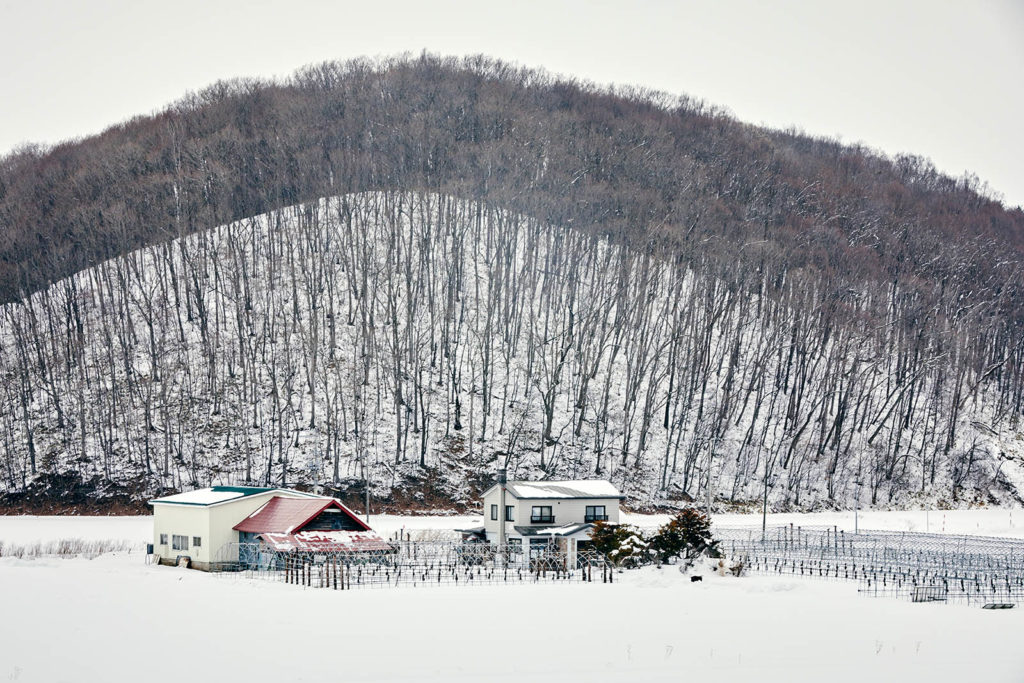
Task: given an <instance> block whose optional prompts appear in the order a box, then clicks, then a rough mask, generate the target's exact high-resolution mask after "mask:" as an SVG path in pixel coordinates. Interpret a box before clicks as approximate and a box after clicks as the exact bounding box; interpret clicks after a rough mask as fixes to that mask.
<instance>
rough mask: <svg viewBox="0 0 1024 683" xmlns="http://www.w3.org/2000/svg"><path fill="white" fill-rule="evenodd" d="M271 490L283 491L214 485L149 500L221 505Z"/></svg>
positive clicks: (258, 487) (303, 494) (170, 503)
mask: <svg viewBox="0 0 1024 683" xmlns="http://www.w3.org/2000/svg"><path fill="white" fill-rule="evenodd" d="M270 491H282V489H275V488H267V487H263V486H213V487H211V488H208V489H196V490H194V491H184V492H182V493H175V494H174V495H171V496H164V497H163V498H154V499H153V500H151V501H149V504H150V505H165V504H166V505H198V506H201V507H206V506H210V505H220V504H221V503H227V502H229V501H232V500H238V499H239V498H247V497H249V496H255V495H259V494H261V493H267V492H270ZM287 492H288V493H291V494H298V495H302V496H310V497H313V494H311V493H303V492H302V491H287Z"/></svg>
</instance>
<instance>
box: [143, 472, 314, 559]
mask: <svg viewBox="0 0 1024 683" xmlns="http://www.w3.org/2000/svg"><path fill="white" fill-rule="evenodd" d="M275 496H279V497H283V498H324V496H317V495H315V494H312V493H304V492H302V491H293V490H291V489H278V488H263V487H258V486H214V487H213V488H208V489H197V490H195V491H186V492H185V493H177V494H175V495H173V496H166V497H164V498H156V499H154V500H151V501H149V504H150V505H152V506H153V552H154V555H155V556H156V560H157V561H158V562H160V563H161V564H177V563H179V562H180V561H182V560H183V559H187V560H188V563H189V565H190V566H192V567H195V568H196V569H203V570H209V569H210V565H211V563H213V562H217V561H237V559H238V558H237V557H235V558H227V557H218V556H217V553H218V551H219V550H220V549H221V548H222V547H224V546H225V545H227V544H229V543H237V542H238V532H237V531H236V530H235V529H234V528H233V527H234V526H235V525H236V524H238V523H239V522H240V521H242V520H243V519H245V518H246V517H248V516H249V515H250V514H252V513H253V512H255V511H256V510H257V509H258V508H259V507H260V506H262V505H264V504H265V503H266V502H267V501H268V500H270V499H271V498H273V497H275ZM236 552H237V551H236Z"/></svg>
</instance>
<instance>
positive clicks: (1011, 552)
mask: <svg viewBox="0 0 1024 683" xmlns="http://www.w3.org/2000/svg"><path fill="white" fill-rule="evenodd" d="M716 537H717V538H718V539H719V540H720V541H721V545H720V548H721V550H722V551H723V552H725V553H726V554H728V555H729V556H730V557H731V558H732V559H733V560H734V561H740V562H743V564H744V568H745V570H747V571H752V572H758V573H774V574H789V575H797V576H804V577H808V578H818V579H828V580H849V581H857V582H858V583H859V584H860V587H859V590H860V592H861V593H862V594H864V595H871V596H889V597H898V598H902V599H908V600H912V601H915V602H963V603H967V604H975V603H997V604H1019V603H1022V602H1024V540H1017V539H1008V538H997V537H991V536H953V535H945V534H929V533H914V532H886V531H863V532H860V533H857V534H847V533H845V532H844V531H841V530H838V529H836V528H835V527H798V526H797V527H794V526H793V525H790V526H777V527H771V528H769V529H767V530H765V531H764V532H762V530H761V529H760V528H757V529H752V528H725V529H718V530H716Z"/></svg>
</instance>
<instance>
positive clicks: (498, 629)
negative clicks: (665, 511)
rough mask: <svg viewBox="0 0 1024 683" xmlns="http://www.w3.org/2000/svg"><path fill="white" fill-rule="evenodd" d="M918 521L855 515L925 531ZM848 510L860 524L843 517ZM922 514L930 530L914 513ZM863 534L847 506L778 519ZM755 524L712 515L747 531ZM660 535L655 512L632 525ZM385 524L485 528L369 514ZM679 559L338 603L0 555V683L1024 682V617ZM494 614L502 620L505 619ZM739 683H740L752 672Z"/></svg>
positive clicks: (74, 524)
mask: <svg viewBox="0 0 1024 683" xmlns="http://www.w3.org/2000/svg"><path fill="white" fill-rule="evenodd" d="M1016 512H1017V513H1018V516H1019V517H1020V519H1018V521H1017V522H1015V521H1013V513H1012V512H1011V511H1009V510H976V511H955V512H946V513H942V512H932V513H928V517H929V520H928V523H929V525H930V526H932V529H933V530H938V527H937V526H936V525H941V524H942V522H943V518H945V524H946V531H947V532H956V533H963V532H971V533H989V534H999V535H1015V536H1020V535H1022V534H1021V533H1020V530H1019V528H1018V527H1017V526H1016V524H1018V523H1024V512H1021V511H1016ZM924 515H925V513H923V512H921V513H917V512H864V513H862V515H861V522H862V524H863V525H864V526H870V527H873V528H889V529H895V530H917V531H920V530H924V526H925V520H924ZM847 517H849V519H847ZM919 517H920V519H919ZM791 518H794V519H793V521H794V523H795V524H800V525H803V526H813V525H822V524H838V525H841V526H844V527H846V528H852V522H853V520H852V515H842V514H821V515H797V516H790V515H774V516H772V517H771V518H770V519H769V522H770V523H776V524H779V523H789V521H791ZM758 520H759V518H756V519H755V518H754V517H751V516H743V515H731V516H722V517H720V518H716V523H717V524H722V525H726V524H728V525H751V524H755V523H757V521H758ZM626 521H629V522H631V523H635V524H638V525H641V526H652V525H655V524H657V523H658V522H659V521H660V520H659V519H658V518H657V517H652V516H638V515H629V516H628V517H627V520H626ZM371 522H372V523H373V525H374V526H375V528H377V529H378V530H380V531H381V532H382V533H385V534H391V533H394V531H396V530H399V529H402V528H405V530H406V531H413V532H415V531H430V530H444V529H452V528H459V527H466V526H473V525H475V524H478V523H479V522H480V518H479V517H474V516H460V517H440V516H433V517H399V516H378V517H374V518H372V519H371ZM150 533H151V518H149V517H0V541H4V542H5V543H8V544H12V543H35V542H46V541H50V540H56V539H59V538H68V537H75V538H83V539H88V540H102V539H117V540H124V539H131V540H137V541H138V542H139V543H140V544H141V543H144V542H145V541H146V539H148V537H149V535H150ZM703 573H704V581H703V582H701V583H691V582H690V581H689V580H688V577H686V576H683V575H681V574H680V573H679V572H678V571H677V570H676V569H675V568H673V567H665V568H663V569H660V570H659V569H656V568H653V567H651V568H645V569H643V570H638V571H631V572H624V573H621V574H618V575H617V579H618V580H617V582H616V583H614V584H611V585H604V584H600V583H591V584H558V585H550V584H545V585H530V584H526V585H509V586H501V585H488V586H477V587H472V588H457V587H437V588H422V587H420V588H408V587H405V588H396V589H390V590H371V589H364V590H354V591H347V592H334V591H327V590H316V589H303V588H299V587H294V586H288V585H283V584H276V583H268V582H259V581H251V580H245V579H241V578H238V577H234V576H223V575H222V576H215V575H210V574H205V573H202V572H195V571H190V570H182V569H177V568H171V567H155V566H151V565H146V564H145V561H144V554H142V553H140V552H131V553H127V552H118V553H110V554H106V555H103V556H101V557H99V558H97V559H94V560H86V559H63V560H62V559H55V558H41V559H34V560H18V559H14V558H9V557H8V558H0V605H3V612H4V615H5V617H6V618H4V619H2V620H0V679H6V680H16V681H24V682H32V681H45V682H47V683H52V682H55V681H76V682H77V681H104V682H109V681H125V680H134V679H145V680H151V681H165V680H166V681H170V680H181V679H182V678H186V677H188V678H191V677H199V678H202V679H209V680H218V679H220V680H243V679H249V680H275V681H334V680H342V679H344V680H355V681H417V682H422V681H488V680H529V681H566V682H567V681H587V682H588V683H589V682H592V681H605V680H609V681H610V680H616V681H680V680H684V679H695V678H700V677H708V676H714V677H716V678H719V677H730V678H731V677H736V676H743V677H745V678H750V677H753V678H752V680H753V679H756V680H758V681H819V680H829V681H857V682H858V683H860V682H862V681H864V680H878V681H892V680H908V681H918V680H921V681H923V680H927V681H932V682H939V681H958V682H961V681H978V680H984V681H990V682H999V681H1017V682H1019V681H1021V680H1024V651H1022V650H1021V649H1020V647H1019V640H1020V634H1021V633H1024V610H1008V611H990V610H981V609H979V608H977V607H967V606H959V605H936V604H913V603H909V602H904V601H897V600H891V599H885V598H867V597H861V596H860V595H858V593H857V587H856V584H854V583H852V582H849V583H847V582H827V581H814V580H802V579H795V578H791V577H763V576H753V577H743V578H739V579H737V578H734V577H731V576H730V577H719V576H716V575H713V574H712V573H710V572H707V571H704V572H703ZM495 615H499V616H497V617H496V616H495ZM745 678H744V679H745Z"/></svg>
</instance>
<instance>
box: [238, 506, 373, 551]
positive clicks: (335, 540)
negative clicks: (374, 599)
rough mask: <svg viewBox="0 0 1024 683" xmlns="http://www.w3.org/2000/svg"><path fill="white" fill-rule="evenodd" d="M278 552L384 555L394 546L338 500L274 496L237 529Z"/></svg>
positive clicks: (245, 537)
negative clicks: (373, 553)
mask: <svg viewBox="0 0 1024 683" xmlns="http://www.w3.org/2000/svg"><path fill="white" fill-rule="evenodd" d="M234 529H235V531H238V533H239V540H240V541H241V542H243V543H244V542H252V541H254V540H257V539H258V540H261V541H263V543H265V544H266V545H267V546H269V547H270V548H271V549H273V550H276V551H282V552H283V551H296V552H380V551H385V552H386V551H390V550H392V547H391V545H390V544H389V543H388V542H387V541H385V540H384V539H383V538H381V537H380V536H379V535H377V533H376V532H375V531H373V530H372V529H371V528H370V527H369V526H367V525H366V524H365V523H363V522H362V521H360V520H359V518H358V517H356V515H355V513H354V512H352V511H351V510H349V509H348V508H347V507H345V506H344V505H342V504H341V503H340V502H339V501H337V500H335V499H334V498H319V499H311V500H302V499H296V498H281V497H274V498H271V499H270V500H269V501H267V502H266V504H264V505H263V506H262V507H260V508H259V509H258V510H256V511H255V512H253V513H252V514H251V515H249V516H248V517H246V518H245V519H244V520H242V521H241V522H239V523H238V524H236V525H235V527H234Z"/></svg>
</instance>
